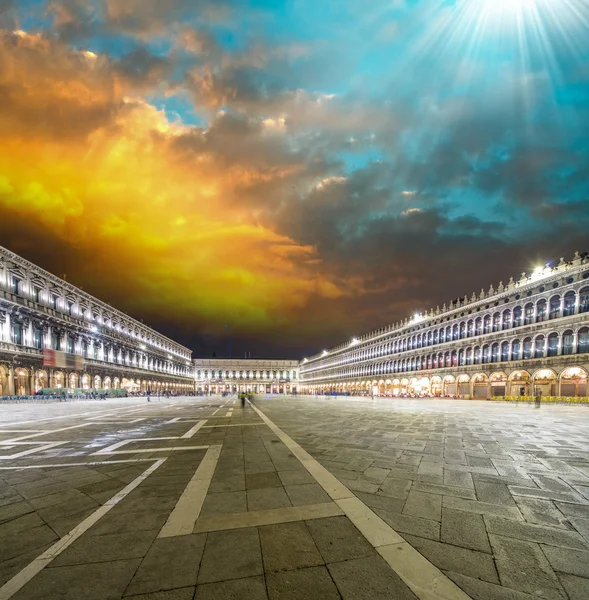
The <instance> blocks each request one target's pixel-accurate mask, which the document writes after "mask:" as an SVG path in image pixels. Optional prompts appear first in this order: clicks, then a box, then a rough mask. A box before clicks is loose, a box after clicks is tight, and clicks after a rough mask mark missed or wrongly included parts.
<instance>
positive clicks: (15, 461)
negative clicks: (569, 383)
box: [0, 397, 589, 600]
mask: <svg viewBox="0 0 589 600" xmlns="http://www.w3.org/2000/svg"><path fill="white" fill-rule="evenodd" d="M0 409H1V410H2V414H1V415H0V600H8V598H15V599H18V600H24V599H33V598H44V599H45V598H46V599H48V600H52V599H57V598H60V599H69V598H72V599H74V598H75V599H76V600H77V599H79V598H84V599H88V600H94V599H96V600H104V599H113V600H119V599H120V598H130V599H133V598H135V599H143V600H183V599H186V600H188V599H193V598H196V599H197V600H202V599H213V598H215V599H216V598H229V599H231V598H235V599H241V598H243V599H246V598H247V599H248V600H249V599H252V600H257V599H258V598H260V599H262V598H264V599H265V598H269V599H271V600H274V599H280V600H291V599H292V600H296V599H299V598H300V599H305V600H306V599H311V600H313V599H315V598H316V599H324V598H325V599H331V598H334V599H335V598H343V599H345V600H348V599H349V600H356V599H364V598H365V599H367V600H368V599H370V600H373V599H375V600H378V599H380V598H382V599H387V598H393V599H395V598H399V599H402V600H404V599H415V598H420V599H422V600H435V599H438V598H447V599H451V600H468V598H472V599H474V600H495V599H498V600H525V599H531V598H538V597H540V598H555V599H560V598H562V599H563V600H564V599H566V598H570V599H573V600H578V599H581V598H583V600H586V599H587V598H589V587H588V586H589V579H588V578H589V560H588V558H589V526H588V525H589V453H588V449H589V438H588V435H587V434H588V432H589V412H585V410H584V409H583V408H574V409H571V408H565V407H550V408H545V407H542V409H540V410H538V411H537V410H535V409H533V408H531V407H527V406H526V407H515V406H505V405H497V404H491V403H485V402H465V401H462V402H459V401H449V400H441V401H440V400H436V401H433V400H395V401H392V400H378V401H374V402H372V401H370V400H368V401H366V400H358V399H342V398H338V399H337V400H318V399H310V398H296V399H291V398H289V399H285V398H272V399H264V398H259V399H257V400H256V401H255V403H254V406H247V407H246V408H245V409H242V408H241V406H239V405H238V404H237V403H236V402H235V400H234V399H233V398H231V399H226V398H219V397H213V398H181V399H176V400H172V401H160V402H152V403H150V404H147V403H146V402H145V400H143V401H140V400H134V399H129V400H124V401H121V400H116V401H115V400H113V401H106V402H87V403H85V402H84V403H72V404H70V403H68V404H63V405H59V406H58V407H56V410H55V412H52V411H51V410H50V409H49V407H47V406H46V405H44V406H42V407H36V406H34V405H12V406H2V407H0ZM316 459H317V460H316Z"/></svg>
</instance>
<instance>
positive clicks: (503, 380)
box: [300, 253, 589, 398]
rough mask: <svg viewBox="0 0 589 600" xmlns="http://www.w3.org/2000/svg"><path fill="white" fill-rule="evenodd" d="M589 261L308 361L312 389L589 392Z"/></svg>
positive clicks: (303, 371)
mask: <svg viewBox="0 0 589 600" xmlns="http://www.w3.org/2000/svg"><path fill="white" fill-rule="evenodd" d="M588 370H589V258H588V257H587V255H586V254H584V255H583V256H581V255H579V254H578V253H576V254H575V256H574V258H573V260H572V261H570V262H566V261H565V260H564V259H561V260H560V262H559V264H558V265H556V266H554V267H548V266H547V267H543V268H539V269H536V270H535V271H534V272H533V273H532V274H531V275H526V274H525V273H523V274H522V276H521V277H520V278H519V279H517V280H514V279H513V278H511V279H510V281H509V283H508V284H507V285H503V283H500V284H499V285H498V286H497V287H496V288H494V287H493V286H491V287H490V288H489V290H488V291H487V292H485V291H484V290H481V292H480V294H478V295H476V294H473V295H472V296H471V297H470V298H468V297H466V298H459V299H457V300H454V301H453V302H451V303H450V305H449V306H446V305H444V306H443V307H442V308H439V307H438V308H436V309H435V310H430V311H429V312H425V313H423V314H418V315H414V316H413V317H412V318H410V319H406V320H405V321H403V322H401V323H397V324H395V325H391V326H388V327H385V328H383V329H380V330H378V331H374V332H372V333H369V334H367V335H364V336H363V337H360V338H357V339H356V338H355V339H353V340H352V341H351V342H348V343H346V344H342V345H340V346H337V347H335V348H332V349H330V350H327V351H323V352H322V353H321V354H318V355H315V356H312V357H310V358H306V359H303V361H302V362H301V365H300V379H301V388H302V391H303V392H306V393H330V392H341V393H351V394H353V393H369V394H373V393H374V394H376V395H391V396H396V395H403V394H427V395H459V396H464V397H470V398H488V397H490V396H506V395H507V396H519V395H526V396H527V395H534V394H535V393H537V392H541V393H542V395H544V396H587V395H588V393H589V390H588V389H587V373H588Z"/></svg>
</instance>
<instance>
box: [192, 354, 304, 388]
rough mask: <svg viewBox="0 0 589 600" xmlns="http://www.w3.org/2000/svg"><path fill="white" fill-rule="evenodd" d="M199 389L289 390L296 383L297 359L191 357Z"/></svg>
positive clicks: (296, 386) (297, 374) (297, 384)
mask: <svg viewBox="0 0 589 600" xmlns="http://www.w3.org/2000/svg"><path fill="white" fill-rule="evenodd" d="M194 376H195V378H196V389H197V391H198V392H200V393H205V394H220V393H224V392H231V393H234V392H251V393H257V394H291V393H295V392H297V390H298V386H299V379H298V378H299V361H297V360H264V359H239V358H196V359H194Z"/></svg>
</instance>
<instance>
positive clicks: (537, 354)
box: [534, 335, 546, 358]
mask: <svg viewBox="0 0 589 600" xmlns="http://www.w3.org/2000/svg"><path fill="white" fill-rule="evenodd" d="M545 343H546V340H545V339H544V336H543V335H539V336H538V337H537V338H536V341H535V343H534V358H544V345H545Z"/></svg>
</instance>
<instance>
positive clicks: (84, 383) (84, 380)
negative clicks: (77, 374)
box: [80, 373, 92, 390]
mask: <svg viewBox="0 0 589 600" xmlns="http://www.w3.org/2000/svg"><path fill="white" fill-rule="evenodd" d="M80 384H81V385H80V387H81V388H82V389H83V390H89V389H90V388H91V387H92V378H91V377H90V375H88V373H84V374H83V375H82V377H81V379H80Z"/></svg>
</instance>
